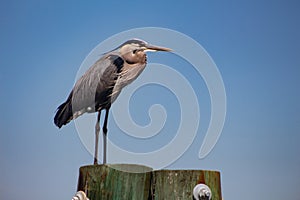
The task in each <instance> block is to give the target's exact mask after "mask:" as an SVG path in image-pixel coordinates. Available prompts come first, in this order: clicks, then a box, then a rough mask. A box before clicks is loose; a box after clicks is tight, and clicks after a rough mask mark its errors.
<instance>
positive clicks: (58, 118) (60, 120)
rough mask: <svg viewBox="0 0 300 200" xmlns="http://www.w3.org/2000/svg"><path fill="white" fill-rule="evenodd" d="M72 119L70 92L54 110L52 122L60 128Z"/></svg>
mask: <svg viewBox="0 0 300 200" xmlns="http://www.w3.org/2000/svg"><path fill="white" fill-rule="evenodd" d="M72 119H73V111H72V93H71V94H70V96H69V98H68V99H67V101H66V102H64V103H63V104H61V105H60V106H59V107H58V108H57V111H56V114H55V117H54V123H55V125H56V126H57V127H58V128H61V127H62V126H63V125H66V124H67V123H69V122H70V121H71V120H72Z"/></svg>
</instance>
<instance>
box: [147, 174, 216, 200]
mask: <svg viewBox="0 0 300 200" xmlns="http://www.w3.org/2000/svg"><path fill="white" fill-rule="evenodd" d="M152 174H153V175H152V184H151V194H152V199H154V200H165V199H174V200H177V199H178V200H185V199H186V200H191V199H192V195H193V189H194V187H195V186H196V185H197V184H200V183H202V184H205V185H207V186H208V187H209V188H210V189H211V192H212V200H221V199H222V195H221V180H220V173H219V172H217V171H206V170H159V171H154V172H152Z"/></svg>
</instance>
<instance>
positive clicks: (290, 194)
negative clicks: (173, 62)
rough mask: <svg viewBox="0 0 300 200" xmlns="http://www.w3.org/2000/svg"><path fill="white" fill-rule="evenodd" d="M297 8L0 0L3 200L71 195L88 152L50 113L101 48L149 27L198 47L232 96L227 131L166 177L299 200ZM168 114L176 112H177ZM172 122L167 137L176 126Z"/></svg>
mask: <svg viewBox="0 0 300 200" xmlns="http://www.w3.org/2000/svg"><path fill="white" fill-rule="evenodd" d="M299 8H300V7H299V3H298V2H297V1H263V2H262V1H226V2H220V1H202V0H201V1H185V2H182V3H175V1H163V2H162V1H130V2H126V3H125V2H124V1H122V2H121V1H110V2H109V1H107V2H104V3H103V2H102V3H101V2H100V1H76V2H75V1H46V0H45V1H34V0H29V1H7V0H6V1H1V3H0V27H1V32H0V36H1V37H0V57H1V59H0V67H1V71H0V91H1V107H0V108H1V111H2V112H1V115H0V161H1V164H0V176H1V178H0V199H6V200H17V199H44V200H50V199H53V198H57V199H70V198H71V196H72V195H73V194H74V193H75V190H76V187H77V178H78V169H79V167H80V166H82V165H85V164H91V163H92V155H90V154H89V153H88V152H87V150H86V149H85V148H84V146H83V145H82V143H81V141H80V139H79V137H78V135H77V133H76V129H75V127H74V123H73V122H72V123H70V124H69V125H68V126H66V127H64V128H63V129H61V130H58V129H57V128H56V127H55V126H54V124H53V116H54V112H55V109H56V107H57V106H58V105H59V104H60V103H62V101H64V100H65V98H66V97H67V94H68V93H69V91H70V90H71V88H72V86H73V84H74V80H75V76H76V73H77V71H78V69H79V66H80V64H81V63H82V61H83V60H84V58H85V57H86V56H87V54H88V53H89V52H90V51H91V50H92V49H93V48H94V47H95V46H96V45H98V44H99V43H100V42H101V41H103V40H105V39H106V38H108V37H110V36H111V35H113V34H116V33H119V32H121V31H125V30H128V29H131V28H137V27H145V26H155V27H165V28H170V29H174V30H177V31H180V32H182V33H184V34H186V35H188V36H190V37H192V38H193V39H195V40H196V41H197V42H199V43H200V44H201V45H202V46H203V47H204V48H205V49H206V50H207V51H208V53H209V54H210V55H211V57H212V58H213V59H214V61H215V62H216V64H217V66H218V67H219V70H220V73H221V75H222V77H223V80H224V84H225V87H226V92H227V103H228V104H227V118H226V123H225V126H224V130H223V133H222V135H221V138H220V140H219V141H218V143H217V145H216V147H215V148H214V149H213V151H212V152H211V153H210V154H209V156H208V157H206V158H205V159H203V160H199V159H198V150H199V146H200V144H201V141H202V139H203V135H201V133H199V135H198V136H197V138H196V140H195V142H194V143H193V144H192V146H191V147H190V148H189V150H188V151H187V152H186V153H185V154H184V155H183V156H182V157H181V158H180V159H179V160H178V161H176V162H175V163H173V164H172V165H171V166H169V167H168V168H177V169H181V168H193V169H212V170H220V171H221V173H222V191H223V196H224V199H227V200H238V199H244V200H250V199H253V196H256V198H257V199H274V200H279V199H298V198H299V190H298V189H299V185H300V172H299V167H300V156H299V153H300V146H299V142H300V117H299V113H300V104H299V102H300V93H299V85H300V55H299V52H300V49H299V47H300V39H299V35H300V21H299V19H300V13H299ZM112 48H114V47H112ZM158 56H159V55H158ZM151 58H153V59H158V57H156V56H155V55H151ZM184 73H185V72H184ZM198 78H199V77H198ZM191 79H193V77H191ZM191 83H192V84H196V81H194V80H191ZM154 89H155V88H154ZM160 90H162V89H161V88H158V92H161V93H164V94H166V97H165V98H166V99H168V98H170V99H171V100H172V98H173V97H169V96H168V95H167V94H168V91H165V92H164V90H162V91H160ZM197 95H198V98H201V92H199V93H198V94H197ZM206 95H207V94H206ZM206 95H203V99H204V101H205V99H206V100H207V96H206ZM205 96H206V97H205ZM139 99H140V102H141V101H142V98H141V97H139V96H138V95H137V100H139ZM156 101H157V99H154V102H155V103H156ZM142 105H143V104H140V105H138V106H139V107H141V109H147V107H146V108H143V107H142ZM147 106H149V105H147ZM167 109H168V107H167ZM170 109H173V110H174V109H175V111H174V116H176V114H178V110H177V108H176V104H175V107H174V108H172V107H170ZM202 109H203V110H204V112H206V111H205V108H202ZM132 110H134V108H132ZM172 115H173V114H172ZM136 116H137V118H138V119H144V117H145V118H147V113H145V112H138V113H137V115H136ZM206 118H207V117H206ZM206 118H205V114H204V118H203V120H204V122H207V119H206ZM170 120H175V121H174V122H172V121H171V122H167V123H168V124H169V126H167V127H166V129H167V128H168V127H169V128H170V130H165V131H166V132H172V131H173V129H174V127H172V126H170V124H176V123H178V118H176V117H175V118H171V119H170ZM176 120H177V121H176ZM205 120H206V121H205ZM139 123H145V121H143V120H141V121H139ZM110 124H111V126H113V122H111V123H110ZM204 124H205V123H204ZM175 128H176V127H175ZM111 129H112V130H115V131H114V132H113V134H114V135H116V137H115V138H116V139H115V140H116V142H117V143H118V142H119V143H122V141H123V140H120V141H118V136H117V135H118V134H119V133H118V132H117V129H114V128H111ZM120 135H121V133H120ZM166 138H169V139H170V137H169V136H167V137H166ZM141 151H142V149H141Z"/></svg>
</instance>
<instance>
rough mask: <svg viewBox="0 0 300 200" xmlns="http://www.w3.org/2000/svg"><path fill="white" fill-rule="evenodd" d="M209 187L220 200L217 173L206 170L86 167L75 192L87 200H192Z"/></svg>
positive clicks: (120, 166)
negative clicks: (199, 189) (195, 192)
mask: <svg viewBox="0 0 300 200" xmlns="http://www.w3.org/2000/svg"><path fill="white" fill-rule="evenodd" d="M199 183H204V184H206V185H208V186H209V187H210V189H211V191H212V200H221V199H222V196H221V180H220V173H219V172H217V171H207V170H158V171H152V169H151V168H149V167H146V166H141V165H132V164H113V165H89V166H83V167H81V168H80V170H79V179H78V191H79V190H82V191H85V193H86V194H87V196H88V198H89V199H90V200H165V199H170V200H173V199H174V200H177V199H178V200H185V199H186V200H191V199H192V193H193V188H194V187H195V186H196V185H197V184H199Z"/></svg>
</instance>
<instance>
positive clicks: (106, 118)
mask: <svg viewBox="0 0 300 200" xmlns="http://www.w3.org/2000/svg"><path fill="white" fill-rule="evenodd" d="M108 113H109V108H107V109H106V113H105V119H104V123H103V164H106V149H107V146H106V145H107V120H108Z"/></svg>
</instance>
